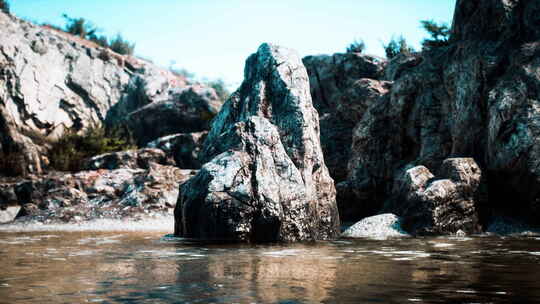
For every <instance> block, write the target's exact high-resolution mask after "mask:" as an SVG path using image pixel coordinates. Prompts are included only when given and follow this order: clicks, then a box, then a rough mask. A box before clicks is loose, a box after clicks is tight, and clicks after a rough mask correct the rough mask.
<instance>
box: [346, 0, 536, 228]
mask: <svg viewBox="0 0 540 304" xmlns="http://www.w3.org/2000/svg"><path fill="white" fill-rule="evenodd" d="M539 13H540V2H539V1H524V0H522V1H503V0H489V1H468V0H460V1H457V4H456V11H455V17H454V23H453V26H452V34H451V39H450V41H449V43H448V44H447V45H442V46H439V47H431V48H430V49H429V50H425V51H424V52H423V53H421V54H416V55H413V56H411V57H408V58H403V56H401V57H398V58H397V59H395V60H393V61H392V62H390V63H389V68H388V69H387V71H386V73H387V76H388V78H389V79H390V80H393V81H394V83H393V85H392V89H391V90H390V92H389V94H387V95H386V96H385V97H384V98H383V100H382V101H380V102H377V103H375V104H373V105H372V106H370V107H369V109H368V111H367V112H366V113H365V114H364V116H363V118H362V120H361V122H360V123H359V124H358V125H357V126H356V127H355V129H354V131H353V145H352V152H351V155H352V157H351V159H350V160H349V165H348V166H349V172H348V173H349V176H348V183H349V185H350V189H352V191H353V193H354V201H355V204H358V206H361V207H362V208H363V209H362V208H360V209H362V210H360V211H359V212H358V215H359V216H362V215H368V214H369V213H370V212H373V210H378V209H380V207H381V206H382V202H383V201H384V200H386V199H387V198H388V193H391V188H392V184H393V181H394V180H395V179H396V178H397V176H399V172H402V171H403V170H404V168H405V167H406V166H407V165H409V164H413V165H424V166H426V167H428V168H430V170H433V171H434V172H438V171H439V169H440V167H441V164H443V160H445V159H446V158H449V157H471V158H474V160H476V162H478V164H479V165H480V167H481V168H482V171H483V172H484V175H485V176H486V178H487V181H488V185H489V205H488V206H486V208H483V210H489V212H490V213H493V212H495V213H496V212H503V213H506V214H515V215H520V216H525V217H529V218H530V219H532V220H533V221H535V222H536V223H539V222H538V218H539V217H538V215H540V214H539V211H540V209H539V206H540V205H539V203H540V101H539V92H540V91H539V88H540V73H539V72H538V71H539V69H540V59H539V58H540V57H539V56H538V55H539V54H540V31H539V30H538V23H537V22H536V20H537V19H538V18H537V17H536V16H538V15H539ZM396 175H397V176H396ZM373 202H375V206H374V205H373ZM509 202H512V203H511V204H510V203H509ZM364 207H365V208H364ZM482 212H483V211H482ZM366 213H368V214H366Z"/></svg>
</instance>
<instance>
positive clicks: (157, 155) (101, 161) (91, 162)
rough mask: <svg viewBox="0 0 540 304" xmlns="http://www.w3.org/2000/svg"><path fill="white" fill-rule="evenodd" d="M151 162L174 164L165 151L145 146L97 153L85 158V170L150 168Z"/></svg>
mask: <svg viewBox="0 0 540 304" xmlns="http://www.w3.org/2000/svg"><path fill="white" fill-rule="evenodd" d="M150 163H156V164H161V165H174V162H173V160H172V159H170V158H169V157H168V156H167V154H166V153H165V152H164V151H162V150H160V149H152V148H145V149H139V150H129V151H120V152H111V153H106V154H101V155H97V156H94V157H92V158H89V159H87V160H85V161H84V163H83V168H84V170H98V169H108V170H114V169H120V168H126V169H148V168H149V167H150Z"/></svg>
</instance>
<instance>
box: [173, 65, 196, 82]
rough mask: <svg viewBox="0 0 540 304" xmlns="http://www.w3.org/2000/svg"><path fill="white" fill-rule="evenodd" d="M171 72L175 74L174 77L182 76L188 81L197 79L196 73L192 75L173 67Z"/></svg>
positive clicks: (185, 70)
mask: <svg viewBox="0 0 540 304" xmlns="http://www.w3.org/2000/svg"><path fill="white" fill-rule="evenodd" d="M169 71H171V73H173V74H174V75H176V76H182V77H184V78H186V79H193V78H195V73H192V72H190V71H188V70H187V69H184V68H182V69H177V68H173V67H172V66H171V67H169Z"/></svg>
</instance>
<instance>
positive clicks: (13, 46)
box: [0, 12, 221, 174]
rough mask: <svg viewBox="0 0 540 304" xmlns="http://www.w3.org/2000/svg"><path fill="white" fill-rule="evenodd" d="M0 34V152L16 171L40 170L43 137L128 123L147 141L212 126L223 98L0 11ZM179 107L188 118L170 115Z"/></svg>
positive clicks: (43, 155) (131, 59)
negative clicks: (156, 120) (182, 122)
mask: <svg viewBox="0 0 540 304" xmlns="http://www.w3.org/2000/svg"><path fill="white" fill-rule="evenodd" d="M0 37H1V38H0V155H1V156H2V158H4V159H5V158H6V157H8V156H9V157H15V158H17V159H14V160H12V161H11V162H10V164H13V165H16V166H19V167H20V168H12V169H13V171H16V173H19V174H23V173H40V172H42V171H43V167H44V165H46V164H47V160H46V145H44V142H47V141H50V140H54V139H56V138H58V137H59V136H61V135H62V134H63V133H64V132H65V131H66V130H68V129H69V130H73V131H79V130H82V129H84V128H87V127H89V126H93V125H96V124H98V125H99V124H102V123H106V124H108V125H117V124H124V125H128V126H131V131H132V133H133V137H134V138H137V139H138V140H139V141H140V144H145V143H147V142H149V141H151V140H154V139H157V138H158V137H161V136H165V135H170V134H173V133H181V132H193V131H197V132H198V131H203V130H206V129H208V126H209V123H208V122H209V120H210V119H211V118H212V116H213V115H215V114H216V113H217V112H218V111H219V108H220V105H221V101H220V100H219V99H217V97H216V94H215V92H214V90H213V89H211V88H207V87H204V86H201V85H196V84H195V85H190V84H189V83H188V82H187V81H186V79H185V78H183V77H181V76H176V75H174V74H173V73H171V72H170V71H167V70H165V69H162V68H159V67H157V66H155V65H153V64H151V63H148V62H145V61H142V60H139V59H136V58H134V57H130V56H122V55H119V54H116V53H114V52H112V51H110V50H108V49H104V48H101V47H99V46H98V45H96V44H94V43H92V42H90V41H87V40H83V39H80V38H78V37H74V36H71V35H69V34H66V33H64V32H61V31H57V30H54V29H52V28H48V27H44V26H38V25H33V24H31V23H29V22H26V21H23V20H20V19H18V18H16V17H14V16H10V15H6V14H4V13H2V12H0ZM178 111H180V112H181V114H180V115H181V116H180V117H181V118H182V119H185V120H186V124H184V125H181V124H178V121H177V119H178V118H179V116H178V115H177V116H175V115H171V113H172V114H174V113H177V112H178ZM148 114H160V116H159V117H158V116H156V117H157V118H158V119H159V120H160V124H157V125H155V124H154V125H152V127H151V128H149V127H148V124H151V123H153V122H155V121H151V119H154V118H156V117H153V118H148V117H146V116H145V115H148ZM164 115H165V116H167V117H165V118H166V119H165V118H164V117H163V116H164ZM182 115H183V116H182ZM143 118H144V119H143ZM130 119H136V120H137V121H135V122H131V120H130ZM141 126H142V128H141ZM157 126H159V128H158V127H157Z"/></svg>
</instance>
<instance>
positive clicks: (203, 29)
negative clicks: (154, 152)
mask: <svg viewBox="0 0 540 304" xmlns="http://www.w3.org/2000/svg"><path fill="white" fill-rule="evenodd" d="M10 2H11V10H12V12H13V13H14V14H15V15H17V16H19V17H23V18H26V19H29V20H32V21H36V22H50V23H53V24H58V25H63V24H64V19H63V18H62V14H63V13H66V14H68V15H69V16H71V17H84V18H86V19H88V20H91V21H92V22H93V23H94V24H95V25H96V26H98V27H99V28H101V29H102V30H103V32H102V33H103V34H107V35H109V36H113V35H115V34H116V33H121V34H122V35H123V36H124V37H125V38H126V39H128V40H130V41H133V42H135V43H136V49H135V53H136V55H139V56H143V57H145V58H150V59H152V60H153V61H154V62H155V63H157V64H159V65H163V66H168V65H169V64H170V62H171V61H173V60H174V61H175V62H176V65H175V67H178V68H186V69H188V70H189V71H192V72H194V73H195V74H196V75H197V76H198V77H207V78H209V79H215V78H223V79H224V80H225V81H226V82H228V83H229V84H230V85H231V86H236V85H237V84H239V82H240V81H241V80H242V77H243V75H242V74H243V68H244V61H245V59H246V58H247V56H248V55H249V54H251V53H253V52H254V51H256V49H257V47H258V46H259V45H260V44H261V43H263V42H272V43H277V44H280V45H284V46H287V47H290V48H294V49H296V50H298V51H299V52H300V54H301V55H302V56H305V55H313V54H332V53H336V52H343V51H344V50H345V48H346V47H347V45H348V44H350V43H351V42H352V41H354V40H355V39H360V38H361V39H363V40H364V41H365V43H366V45H367V52H368V53H371V54H375V55H383V54H384V52H383V49H382V47H381V44H382V42H387V41H388V40H390V38H391V37H392V35H403V36H404V37H405V38H407V40H408V41H409V42H410V43H411V44H412V45H414V46H415V47H417V48H418V47H419V42H420V41H421V40H422V38H424V37H425V36H426V34H425V33H424V31H423V30H422V29H421V28H420V26H419V22H420V20H424V19H433V20H435V21H438V22H447V23H449V24H450V23H451V21H452V15H453V11H454V6H455V0H377V1H374V0H271V1H270V0H92V1H81V0H77V1H73V0H11V1H10Z"/></svg>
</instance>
